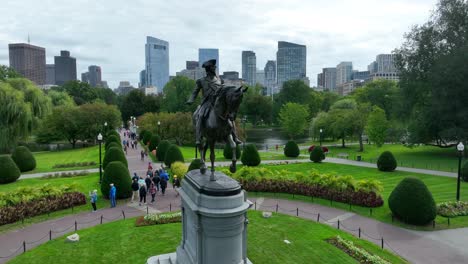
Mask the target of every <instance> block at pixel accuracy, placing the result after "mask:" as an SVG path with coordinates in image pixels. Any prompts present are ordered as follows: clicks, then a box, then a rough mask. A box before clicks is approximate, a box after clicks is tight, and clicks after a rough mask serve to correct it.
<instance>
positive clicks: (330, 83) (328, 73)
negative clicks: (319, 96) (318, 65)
mask: <svg viewBox="0 0 468 264" xmlns="http://www.w3.org/2000/svg"><path fill="white" fill-rule="evenodd" d="M322 82H323V89H324V90H325V91H331V92H336V68H332V67H330V68H323V69H322Z"/></svg>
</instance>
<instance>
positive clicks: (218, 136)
mask: <svg viewBox="0 0 468 264" xmlns="http://www.w3.org/2000/svg"><path fill="white" fill-rule="evenodd" d="M247 89H248V88H247V87H243V86H241V87H235V86H224V85H223V86H221V87H220V89H219V90H218V91H217V95H216V100H215V103H214V105H213V106H212V107H211V108H210V109H209V112H208V113H207V117H206V118H205V119H203V120H201V136H202V139H203V140H202V142H200V144H199V145H198V150H199V151H200V159H201V163H202V164H201V167H200V172H201V173H202V174H205V172H206V169H207V167H206V164H205V157H206V152H207V150H208V148H209V149H210V161H211V178H210V180H214V171H215V168H214V162H215V144H216V142H225V143H226V144H229V145H230V146H231V149H232V163H231V165H230V167H229V170H230V171H231V172H233V173H234V172H235V171H236V162H237V159H236V142H235V140H234V138H233V129H234V127H233V125H232V124H233V123H234V121H235V119H236V115H237V112H238V111H239V106H240V103H241V102H242V97H243V94H244V93H245V92H246V91H247ZM196 118H197V116H196V115H195V114H194V116H193V121H194V124H195V123H196Z"/></svg>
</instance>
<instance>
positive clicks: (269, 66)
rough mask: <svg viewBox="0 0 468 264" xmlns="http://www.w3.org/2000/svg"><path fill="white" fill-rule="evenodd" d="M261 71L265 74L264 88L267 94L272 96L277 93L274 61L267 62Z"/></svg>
mask: <svg viewBox="0 0 468 264" xmlns="http://www.w3.org/2000/svg"><path fill="white" fill-rule="evenodd" d="M263 71H264V72H265V87H266V89H267V94H268V95H272V94H275V93H277V88H278V84H277V82H276V61H274V60H269V61H267V63H266V64H265V68H264V69H263Z"/></svg>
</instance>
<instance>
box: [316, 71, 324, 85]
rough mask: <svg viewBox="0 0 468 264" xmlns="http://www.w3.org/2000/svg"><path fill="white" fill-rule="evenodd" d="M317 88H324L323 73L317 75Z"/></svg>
mask: <svg viewBox="0 0 468 264" xmlns="http://www.w3.org/2000/svg"><path fill="white" fill-rule="evenodd" d="M317 88H323V73H322V72H321V73H319V74H317Z"/></svg>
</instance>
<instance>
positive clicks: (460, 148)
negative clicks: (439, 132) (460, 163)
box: [457, 142, 465, 152]
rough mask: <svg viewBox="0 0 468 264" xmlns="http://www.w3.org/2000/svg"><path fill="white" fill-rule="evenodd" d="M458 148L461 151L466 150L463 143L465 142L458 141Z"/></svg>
mask: <svg viewBox="0 0 468 264" xmlns="http://www.w3.org/2000/svg"><path fill="white" fill-rule="evenodd" d="M457 150H458V151H460V152H462V151H464V150H465V145H463V143H461V142H460V143H458V145H457Z"/></svg>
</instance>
